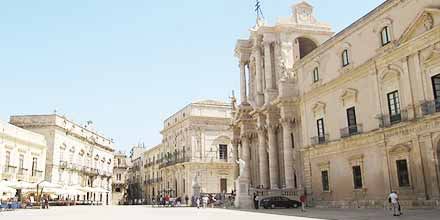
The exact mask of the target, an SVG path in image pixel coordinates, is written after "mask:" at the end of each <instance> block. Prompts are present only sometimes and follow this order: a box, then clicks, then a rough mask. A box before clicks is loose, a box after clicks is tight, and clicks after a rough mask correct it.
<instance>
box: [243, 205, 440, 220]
mask: <svg viewBox="0 0 440 220" xmlns="http://www.w3.org/2000/svg"><path fill="white" fill-rule="evenodd" d="M241 211H244V212H252V213H265V214H277V215H284V216H296V217H310V218H316V219H338V220H364V219H365V220H366V219H372V220H388V219H404V220H425V219H436V220H440V209H410V210H402V211H403V215H401V216H399V217H395V216H393V214H392V212H391V211H389V210H385V209H327V208H313V209H307V210H306V212H301V209H258V210H255V209H251V210H241Z"/></svg>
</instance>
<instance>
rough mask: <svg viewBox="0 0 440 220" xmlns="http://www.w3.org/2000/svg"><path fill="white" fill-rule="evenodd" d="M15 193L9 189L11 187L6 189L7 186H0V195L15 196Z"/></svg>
mask: <svg viewBox="0 0 440 220" xmlns="http://www.w3.org/2000/svg"><path fill="white" fill-rule="evenodd" d="M16 191H17V190H15V189H13V188H11V187H8V186H5V185H3V184H0V193H9V194H15V193H16Z"/></svg>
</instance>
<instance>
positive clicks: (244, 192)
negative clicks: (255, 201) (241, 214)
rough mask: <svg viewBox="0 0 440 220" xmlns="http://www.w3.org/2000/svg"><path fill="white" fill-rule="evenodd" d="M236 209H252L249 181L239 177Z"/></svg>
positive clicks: (236, 186)
mask: <svg viewBox="0 0 440 220" xmlns="http://www.w3.org/2000/svg"><path fill="white" fill-rule="evenodd" d="M235 188H236V190H237V191H236V195H235V207H236V208H240V209H250V208H252V197H251V196H250V195H249V180H247V179H244V178H241V177H238V178H237V179H236V180H235Z"/></svg>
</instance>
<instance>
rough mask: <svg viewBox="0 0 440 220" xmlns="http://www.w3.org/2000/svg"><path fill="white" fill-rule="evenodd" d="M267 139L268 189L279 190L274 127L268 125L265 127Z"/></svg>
mask: <svg viewBox="0 0 440 220" xmlns="http://www.w3.org/2000/svg"><path fill="white" fill-rule="evenodd" d="M267 135H268V139H269V179H270V188H271V189H279V170H278V169H279V168H278V150H277V138H276V125H273V124H269V126H268V127H267Z"/></svg>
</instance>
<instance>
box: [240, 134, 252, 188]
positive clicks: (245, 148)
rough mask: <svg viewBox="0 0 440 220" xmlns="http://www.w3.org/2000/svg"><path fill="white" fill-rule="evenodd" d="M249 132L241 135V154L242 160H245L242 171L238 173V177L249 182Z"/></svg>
mask: <svg viewBox="0 0 440 220" xmlns="http://www.w3.org/2000/svg"><path fill="white" fill-rule="evenodd" d="M249 142H250V140H249V134H244V135H242V136H241V150H242V152H241V156H242V158H241V159H242V160H243V161H244V162H245V165H244V170H243V173H242V174H240V178H243V179H244V180H247V181H248V183H249V182H250V174H251V172H250V171H251V168H250V165H251V158H250V148H249Z"/></svg>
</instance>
